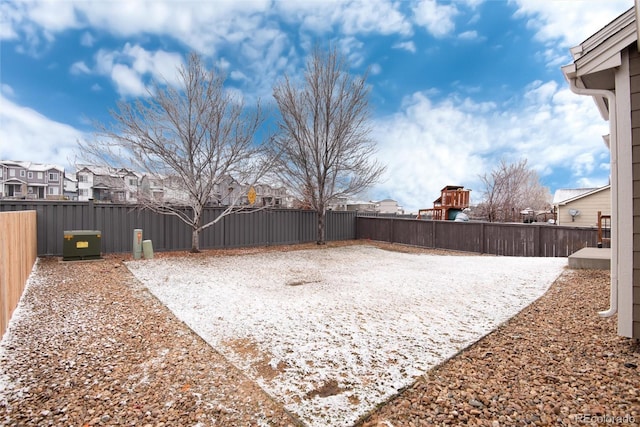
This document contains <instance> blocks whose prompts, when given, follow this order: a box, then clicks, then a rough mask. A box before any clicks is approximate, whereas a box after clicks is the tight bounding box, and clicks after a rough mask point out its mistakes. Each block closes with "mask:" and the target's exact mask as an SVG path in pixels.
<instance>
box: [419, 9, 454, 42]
mask: <svg viewBox="0 0 640 427" xmlns="http://www.w3.org/2000/svg"><path fill="white" fill-rule="evenodd" d="M413 13H414V19H415V22H416V24H418V25H420V26H423V27H425V28H426V29H427V31H429V32H430V33H431V34H432V35H433V36H434V37H444V36H446V35H448V34H450V33H451V32H452V31H453V30H454V29H455V23H454V22H453V18H454V17H455V16H456V15H457V14H458V9H457V8H456V7H455V6H454V5H453V4H446V5H444V4H438V3H437V2H436V1H435V0H421V1H420V2H418V4H417V5H416V6H414V7H413Z"/></svg>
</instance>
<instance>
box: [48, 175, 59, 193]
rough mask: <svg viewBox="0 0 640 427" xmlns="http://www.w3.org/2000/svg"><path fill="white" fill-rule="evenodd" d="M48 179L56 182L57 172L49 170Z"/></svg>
mask: <svg viewBox="0 0 640 427" xmlns="http://www.w3.org/2000/svg"><path fill="white" fill-rule="evenodd" d="M49 181H55V182H58V174H57V173H56V172H49ZM49 194H51V193H49Z"/></svg>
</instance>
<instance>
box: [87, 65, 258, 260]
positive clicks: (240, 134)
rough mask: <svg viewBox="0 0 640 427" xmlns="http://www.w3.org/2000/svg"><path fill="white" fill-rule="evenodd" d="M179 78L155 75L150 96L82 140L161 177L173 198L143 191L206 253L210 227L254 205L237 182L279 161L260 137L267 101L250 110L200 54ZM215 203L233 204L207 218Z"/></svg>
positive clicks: (100, 155) (103, 155)
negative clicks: (205, 233)
mask: <svg viewBox="0 0 640 427" xmlns="http://www.w3.org/2000/svg"><path fill="white" fill-rule="evenodd" d="M178 81H179V85H178V87H172V86H171V85H169V84H167V83H166V82H163V83H164V84H160V83H158V82H155V83H154V85H153V90H150V91H149V96H148V97H146V98H143V99H137V100H135V101H133V102H125V101H121V102H119V103H118V109H117V111H113V110H112V111H111V112H110V113H111V116H112V118H113V123H112V124H111V125H109V126H107V125H104V124H98V125H97V128H98V138H97V139H96V140H94V141H89V142H81V143H80V145H81V149H82V150H83V153H82V155H84V157H87V155H88V157H89V158H92V159H93V160H95V159H101V160H103V161H105V162H107V163H108V164H112V163H113V162H119V163H120V164H122V162H128V163H130V165H131V166H132V167H135V168H138V169H140V171H141V172H144V173H148V174H150V177H151V179H154V180H158V181H161V182H162V183H163V187H164V188H165V190H167V191H166V194H165V197H160V198H156V197H153V196H152V195H150V194H145V193H144V192H141V193H139V199H138V201H139V202H140V203H141V204H142V205H143V206H144V207H145V208H148V209H151V210H153V211H155V212H159V213H162V214H166V215H173V216H176V217H178V218H179V219H180V220H181V221H183V222H184V223H185V224H187V225H189V227H191V229H192V243H191V251H192V252H199V251H200V247H199V234H200V232H201V231H202V230H204V229H205V228H207V227H210V226H211V225H213V224H215V223H217V222H218V221H220V219H222V218H223V217H224V216H226V215H228V214H230V213H232V212H234V211H238V210H241V209H246V206H239V205H238V199H239V198H240V197H242V194H241V191H239V190H238V187H237V186H236V187H233V186H232V185H231V184H230V183H231V182H238V183H241V184H242V183H255V182H256V180H257V179H259V178H260V177H261V176H263V175H264V173H265V172H266V171H267V169H268V167H269V164H270V163H271V162H269V161H268V160H267V158H266V151H265V150H264V148H263V147H264V144H256V143H255V142H254V138H255V136H256V133H257V132H258V130H259V128H260V127H261V125H262V124H263V122H264V115H263V113H262V110H261V107H260V104H259V103H258V105H257V106H256V107H255V109H252V110H248V109H246V108H245V106H244V102H243V101H242V100H241V99H238V98H237V97H234V96H233V95H232V94H231V92H229V91H228V90H227V89H225V87H224V82H225V77H224V76H223V75H221V74H218V73H217V72H215V70H213V69H211V70H209V69H207V68H206V67H205V66H204V64H203V63H202V60H201V58H200V57H199V56H198V55H196V54H191V55H190V57H189V60H188V63H187V64H186V65H183V66H181V67H179V68H178ZM211 203H214V204H224V205H225V206H226V208H225V209H224V210H223V211H222V213H221V214H219V215H217V216H216V217H215V218H213V219H211V220H209V221H207V222H204V221H203V208H204V207H205V206H206V205H207V204H211ZM185 207H186V209H185Z"/></svg>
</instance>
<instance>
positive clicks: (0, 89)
mask: <svg viewBox="0 0 640 427" xmlns="http://www.w3.org/2000/svg"><path fill="white" fill-rule="evenodd" d="M0 93H2V94H3V95H5V96H8V97H10V98H13V97H14V96H15V92H14V90H13V88H12V87H11V86H9V85H8V84H6V83H2V84H0Z"/></svg>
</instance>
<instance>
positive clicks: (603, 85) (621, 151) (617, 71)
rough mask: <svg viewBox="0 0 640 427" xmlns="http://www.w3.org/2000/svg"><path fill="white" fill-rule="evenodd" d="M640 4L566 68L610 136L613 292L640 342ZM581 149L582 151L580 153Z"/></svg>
mask: <svg viewBox="0 0 640 427" xmlns="http://www.w3.org/2000/svg"><path fill="white" fill-rule="evenodd" d="M639 7H640V1H639V0H636V1H635V6H634V7H632V8H631V9H629V10H627V11H626V12H624V13H623V14H621V15H620V16H618V17H617V18H616V19H614V20H613V21H611V22H610V23H609V24H607V25H606V26H605V27H603V28H602V29H601V30H599V31H598V32H596V33H595V34H593V35H592V36H590V37H589V38H588V39H586V40H585V41H584V42H582V43H581V44H579V45H578V46H575V47H573V48H571V54H572V56H573V62H572V63H571V64H568V65H565V66H564V67H562V72H563V73H564V76H565V78H566V79H567V81H568V82H569V87H570V88H571V90H572V91H573V92H575V93H576V94H579V95H586V96H590V97H592V98H593V100H594V102H595V104H596V107H597V108H598V109H599V111H600V114H601V115H602V117H603V118H604V119H605V120H608V121H609V131H610V134H609V135H607V136H606V137H605V142H606V144H607V146H608V147H609V151H610V156H611V187H610V189H611V288H610V306H609V309H608V310H606V311H604V312H601V313H600V315H602V316H605V317H609V316H613V315H615V314H617V315H618V319H617V321H618V334H619V335H622V336H625V337H629V338H640V52H639V49H640V44H639V43H638V41H639V40H638V31H640V10H639ZM579 149H580V148H579V147H576V150H578V151H579Z"/></svg>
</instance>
